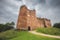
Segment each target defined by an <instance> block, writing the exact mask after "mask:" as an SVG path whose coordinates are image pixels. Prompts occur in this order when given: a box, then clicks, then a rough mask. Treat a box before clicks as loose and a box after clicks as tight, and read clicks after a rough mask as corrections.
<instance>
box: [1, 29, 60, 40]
mask: <svg viewBox="0 0 60 40" xmlns="http://www.w3.org/2000/svg"><path fill="white" fill-rule="evenodd" d="M0 40H60V39H56V38H49V37H44V36H38V35H35V34H31V33H29V32H28V31H15V30H8V31H5V32H2V33H0Z"/></svg>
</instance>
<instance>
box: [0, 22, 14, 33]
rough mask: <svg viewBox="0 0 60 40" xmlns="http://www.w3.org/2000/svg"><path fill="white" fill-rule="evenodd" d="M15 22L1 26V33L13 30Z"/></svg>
mask: <svg viewBox="0 0 60 40" xmlns="http://www.w3.org/2000/svg"><path fill="white" fill-rule="evenodd" d="M13 26H14V22H11V23H6V24H0V32H3V31H6V30H10V29H13V28H14V27H13Z"/></svg>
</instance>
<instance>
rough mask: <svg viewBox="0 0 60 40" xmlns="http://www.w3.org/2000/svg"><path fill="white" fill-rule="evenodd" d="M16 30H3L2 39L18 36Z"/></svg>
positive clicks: (0, 37)
mask: <svg viewBox="0 0 60 40" xmlns="http://www.w3.org/2000/svg"><path fill="white" fill-rule="evenodd" d="M16 33H17V32H16V31H14V30H8V31H5V32H1V33H0V40H9V39H11V38H13V37H16V36H17V35H16Z"/></svg>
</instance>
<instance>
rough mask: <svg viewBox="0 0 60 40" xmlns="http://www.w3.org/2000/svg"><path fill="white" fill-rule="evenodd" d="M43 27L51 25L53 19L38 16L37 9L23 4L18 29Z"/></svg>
mask: <svg viewBox="0 0 60 40" xmlns="http://www.w3.org/2000/svg"><path fill="white" fill-rule="evenodd" d="M41 27H47V28H49V27H51V21H50V20H49V19H46V18H37V17H36V11H35V10H29V9H28V8H27V7H26V6H25V5H23V6H21V8H20V11H19V16H18V21H17V29H19V30H34V29H36V28H41Z"/></svg>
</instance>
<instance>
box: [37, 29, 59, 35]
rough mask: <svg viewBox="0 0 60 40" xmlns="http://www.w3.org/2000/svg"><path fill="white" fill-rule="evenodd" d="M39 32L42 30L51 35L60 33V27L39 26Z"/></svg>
mask: <svg viewBox="0 0 60 40" xmlns="http://www.w3.org/2000/svg"><path fill="white" fill-rule="evenodd" d="M37 32H42V33H45V34H51V35H60V29H58V28H38V29H37Z"/></svg>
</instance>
